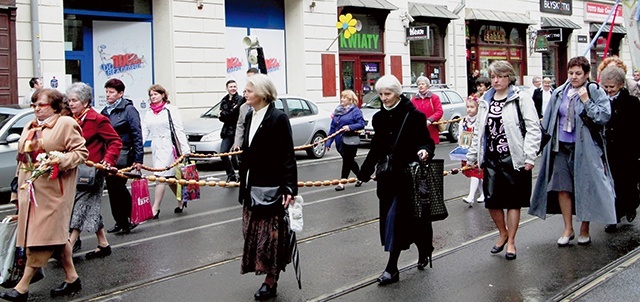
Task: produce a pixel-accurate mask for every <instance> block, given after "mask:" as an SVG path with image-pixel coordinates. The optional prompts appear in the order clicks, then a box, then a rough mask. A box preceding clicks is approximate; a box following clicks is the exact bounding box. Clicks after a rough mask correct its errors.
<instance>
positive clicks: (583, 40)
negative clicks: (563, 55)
mask: <svg viewBox="0 0 640 302" xmlns="http://www.w3.org/2000/svg"><path fill="white" fill-rule="evenodd" d="M578 43H588V40H587V36H583V35H578Z"/></svg>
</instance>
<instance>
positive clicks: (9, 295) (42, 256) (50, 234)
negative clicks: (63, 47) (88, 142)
mask: <svg viewBox="0 0 640 302" xmlns="http://www.w3.org/2000/svg"><path fill="white" fill-rule="evenodd" d="M31 106H32V107H33V108H34V111H35V116H36V119H35V120H34V121H32V122H31V124H29V125H27V126H25V128H24V130H23V132H22V136H21V137H20V140H19V142H18V156H17V159H18V170H17V175H18V185H19V186H20V187H21V189H20V190H18V204H19V206H18V238H17V243H16V245H17V246H19V247H26V253H27V263H26V267H25V270H24V275H23V276H22V279H20V282H18V284H17V285H16V286H15V287H14V288H13V289H12V290H11V291H9V292H4V293H1V294H0V298H2V299H5V300H9V301H26V300H27V298H28V296H29V292H28V290H29V283H30V281H31V279H32V277H33V276H34V273H35V271H36V270H37V269H38V268H40V267H43V266H45V265H46V264H47V262H48V261H49V258H51V257H52V256H58V255H59V258H60V261H61V263H62V266H63V267H64V271H65V276H66V277H65V280H64V282H63V283H62V285H61V286H60V287H58V288H55V289H52V290H51V296H52V297H55V296H62V295H69V294H73V293H76V292H78V291H79V290H80V288H81V285H80V278H78V273H77V272H76V270H75V267H74V265H73V260H72V259H71V254H72V252H71V245H70V244H69V241H68V239H69V220H70V219H71V210H72V208H73V200H74V197H75V192H76V167H77V166H78V165H79V164H81V163H83V162H84V161H85V159H86V158H87V156H88V154H89V152H88V151H87V148H86V147H85V140H84V138H83V137H82V130H81V128H80V126H79V125H78V123H76V121H75V120H73V118H71V117H69V116H61V115H60V112H61V111H62V109H63V95H62V94H61V93H60V92H58V91H57V90H55V89H39V90H37V91H36V92H35V93H34V95H33V97H32V104H31ZM51 151H59V152H62V153H63V154H64V156H62V158H60V160H59V164H58V168H59V173H58V175H57V177H55V178H54V179H50V173H46V174H44V175H42V176H41V177H39V178H37V179H36V180H35V181H33V189H32V190H29V189H24V184H26V183H27V180H29V178H30V177H31V172H30V171H29V170H31V169H30V167H33V166H34V165H35V164H36V162H35V161H36V156H37V155H38V154H40V153H43V152H51ZM28 192H32V197H33V198H29V196H28V195H29V194H28Z"/></svg>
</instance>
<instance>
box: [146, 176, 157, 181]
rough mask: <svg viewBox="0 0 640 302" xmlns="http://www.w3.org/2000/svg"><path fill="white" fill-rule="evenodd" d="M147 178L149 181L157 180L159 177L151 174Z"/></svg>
mask: <svg viewBox="0 0 640 302" xmlns="http://www.w3.org/2000/svg"><path fill="white" fill-rule="evenodd" d="M147 179H148V180H149V181H156V179H158V178H157V177H156V176H155V175H149V176H147Z"/></svg>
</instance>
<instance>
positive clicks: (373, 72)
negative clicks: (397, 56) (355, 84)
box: [361, 61, 382, 103]
mask: <svg viewBox="0 0 640 302" xmlns="http://www.w3.org/2000/svg"><path fill="white" fill-rule="evenodd" d="M361 66H362V69H361V71H362V89H361V98H362V102H363V103H367V102H368V101H369V100H371V98H373V97H374V96H376V91H375V85H376V82H377V81H378V79H379V78H380V76H381V73H382V70H381V69H382V62H380V61H362V63H361Z"/></svg>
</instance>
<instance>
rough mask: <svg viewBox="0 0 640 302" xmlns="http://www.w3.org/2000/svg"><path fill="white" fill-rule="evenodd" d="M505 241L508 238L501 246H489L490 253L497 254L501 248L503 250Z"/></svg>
mask: <svg viewBox="0 0 640 302" xmlns="http://www.w3.org/2000/svg"><path fill="white" fill-rule="evenodd" d="M507 241H509V240H505V241H504V243H503V244H502V245H501V246H497V245H494V246H493V247H492V248H491V254H497V253H500V252H502V250H504V247H505V246H506V245H507Z"/></svg>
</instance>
